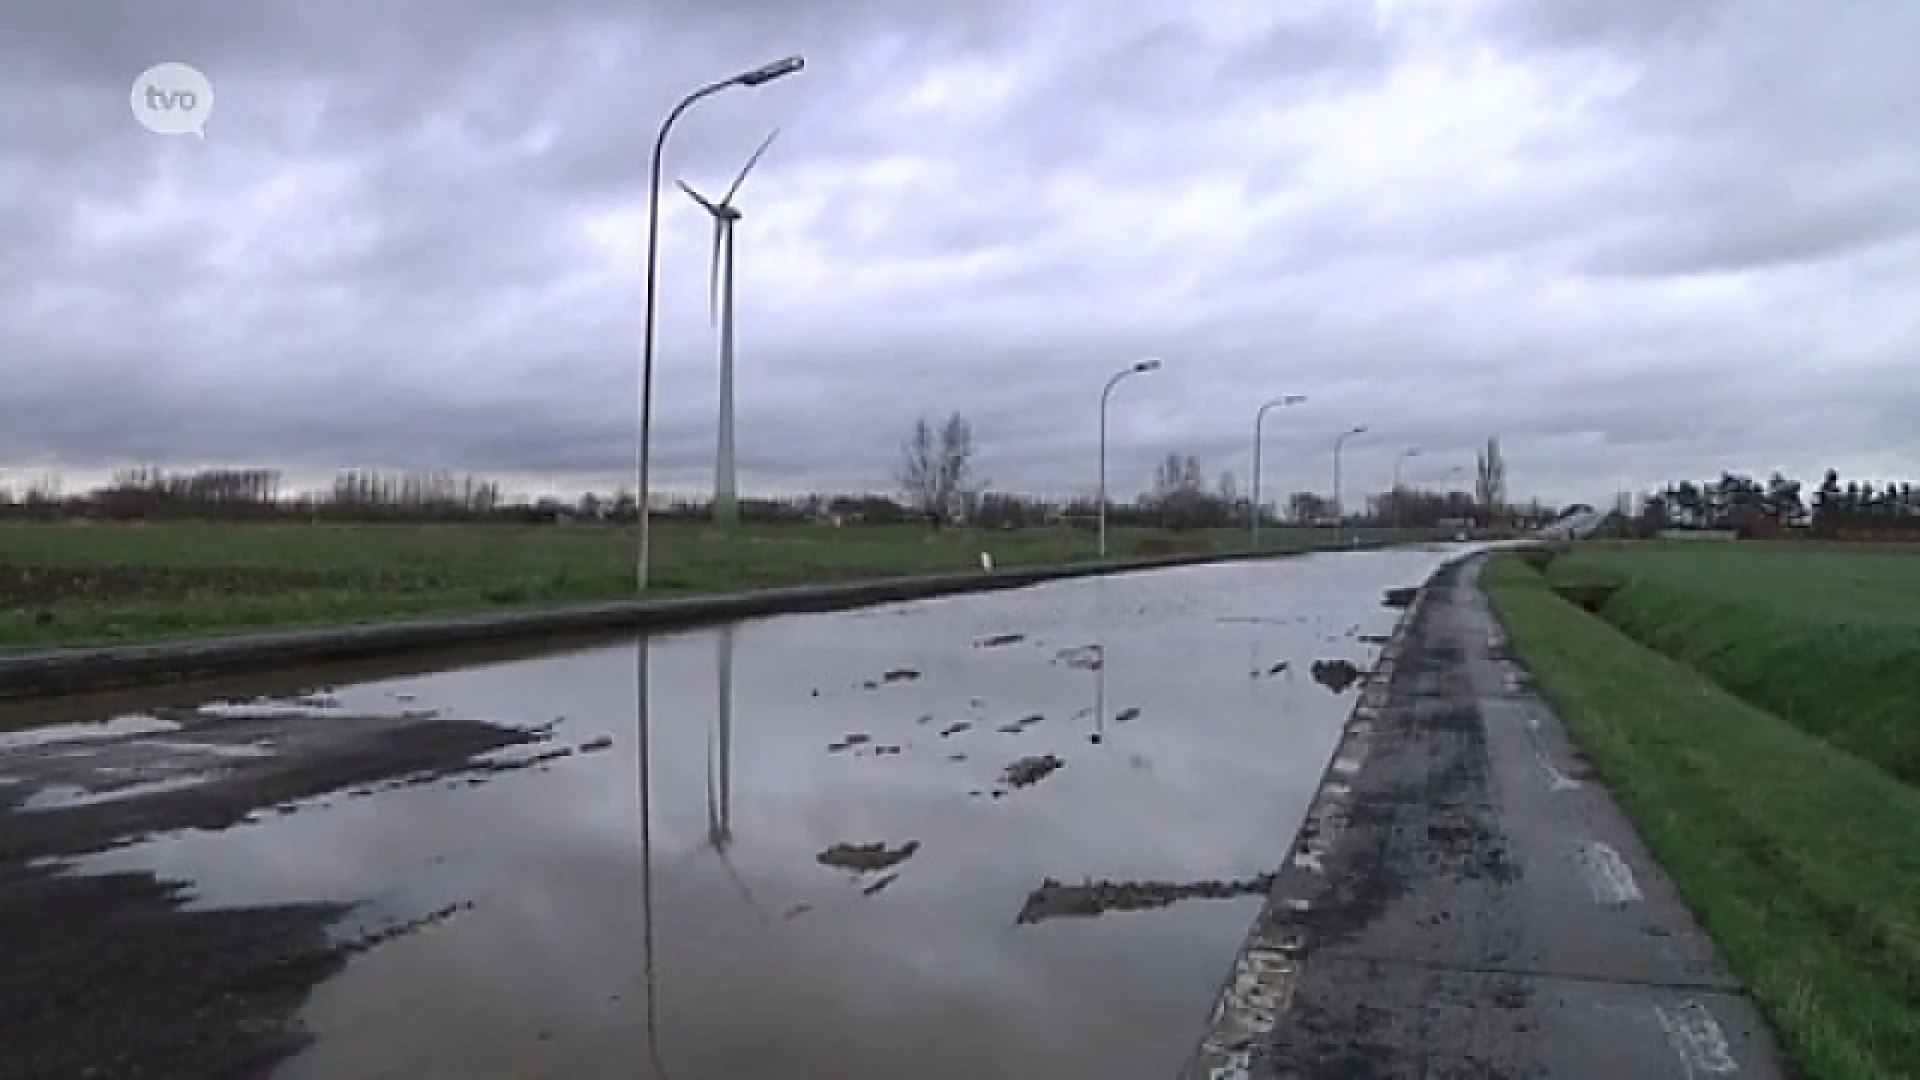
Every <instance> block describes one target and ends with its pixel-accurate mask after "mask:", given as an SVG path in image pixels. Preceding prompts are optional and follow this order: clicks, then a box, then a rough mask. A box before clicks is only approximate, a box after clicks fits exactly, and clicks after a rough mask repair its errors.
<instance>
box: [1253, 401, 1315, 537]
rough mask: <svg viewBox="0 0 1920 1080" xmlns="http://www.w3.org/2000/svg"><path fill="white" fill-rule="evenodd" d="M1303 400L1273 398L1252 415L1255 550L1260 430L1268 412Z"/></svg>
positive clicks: (1258, 515) (1258, 534)
mask: <svg viewBox="0 0 1920 1080" xmlns="http://www.w3.org/2000/svg"><path fill="white" fill-rule="evenodd" d="M1305 400H1307V395H1305V394H1288V395H1287V396H1285V397H1277V398H1274V399H1273V400H1272V401H1269V402H1267V403H1266V404H1265V405H1262V406H1260V411H1259V412H1256V413H1254V414H1253V512H1252V514H1251V515H1250V516H1251V517H1252V518H1253V546H1254V547H1255V548H1256V549H1257V548H1259V546H1260V428H1261V425H1262V424H1264V423H1266V420H1267V411H1268V410H1270V409H1279V408H1284V407H1286V406H1288V405H1298V404H1300V403H1301V402H1303V401H1305Z"/></svg>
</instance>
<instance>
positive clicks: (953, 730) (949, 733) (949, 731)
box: [940, 720, 973, 739]
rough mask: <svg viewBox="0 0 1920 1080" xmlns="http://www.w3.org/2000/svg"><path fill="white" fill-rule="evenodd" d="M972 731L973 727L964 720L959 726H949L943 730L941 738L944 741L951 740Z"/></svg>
mask: <svg viewBox="0 0 1920 1080" xmlns="http://www.w3.org/2000/svg"><path fill="white" fill-rule="evenodd" d="M972 730H973V725H972V724H970V723H968V722H967V721H965V720H962V721H960V722H959V723H957V724H949V725H947V726H946V727H945V728H942V729H941V731H940V737H941V738H943V739H951V738H953V737H954V736H955V735H958V734H960V733H961V732H963V731H972Z"/></svg>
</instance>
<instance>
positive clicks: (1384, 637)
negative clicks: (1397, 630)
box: [1360, 634, 1393, 645]
mask: <svg viewBox="0 0 1920 1080" xmlns="http://www.w3.org/2000/svg"><path fill="white" fill-rule="evenodd" d="M1392 640H1393V635H1392V634H1361V635H1360V644H1362V645H1385V644H1386V643H1387V642H1389V641H1392Z"/></svg>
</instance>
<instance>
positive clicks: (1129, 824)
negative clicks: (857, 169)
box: [0, 547, 1745, 1080]
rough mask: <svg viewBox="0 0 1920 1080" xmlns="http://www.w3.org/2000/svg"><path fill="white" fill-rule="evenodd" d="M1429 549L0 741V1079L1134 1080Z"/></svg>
mask: <svg viewBox="0 0 1920 1080" xmlns="http://www.w3.org/2000/svg"><path fill="white" fill-rule="evenodd" d="M1458 550H1459V549H1448V548H1438V547H1436V548H1430V549H1422V550H1407V551H1393V552H1368V553H1343V554H1328V555H1316V556H1308V557H1301V558H1294V559H1282V560H1276V561H1273V562H1270V563H1261V564H1253V563H1239V564H1223V565H1217V566H1207V567H1194V568H1185V569H1180V570H1169V571H1158V572H1153V573H1142V574H1130V575H1122V576H1117V577H1112V578H1105V579H1090V580H1080V581H1071V582H1061V583H1055V584H1050V585H1043V586H1037V587H1034V588H1030V589H1024V590H1019V591H1015V592H1005V593H993V594H985V595H978V596H965V597H950V598H946V599H942V600H934V601H925V602H919V603H911V604H898V605H891V606H887V607H881V608H874V609H869V610H865V611H859V612H849V613H843V614H837V615H821V616H805V617H792V618H782V619H771V620H765V621H761V622H755V623H749V624H744V625H741V626H738V627H734V628H729V629H725V630H714V631H702V632H697V633H687V634H679V635H673V636H668V637H658V638H655V639H653V640H651V641H650V642H644V643H640V644H635V643H632V642H617V643H613V644H600V645H597V646H594V647H588V648H574V649H571V650H570V651H567V652H563V653H558V654H553V655H545V656H539V657H532V658H526V657H521V658H513V657H510V656H507V655H504V654H499V653H491V654H488V655H486V656H485V657H484V658H480V657H476V658H474V659H470V660H467V661H463V662H462V664H464V666H459V667H457V668H456V669H453V670H446V671H441V672H430V673H418V674H404V675H401V674H394V673H391V672H387V673H382V672H377V671H359V672H357V673H352V674H348V673H344V672H342V671H337V670H336V671H333V672H326V673H313V674H309V675H306V676H292V675H289V676H286V677H285V678H284V679H278V680H267V681H265V682H262V681H260V680H252V681H249V682H248V683H246V684H236V688H234V689H230V690H226V691H224V692H222V693H221V694H219V695H216V694H215V693H214V691H213V690H211V689H204V688H203V689H199V690H197V691H183V690H178V689H172V690H168V691H165V692H164V693H165V695H166V696H165V699H164V700H142V699H140V698H137V697H129V696H124V695H123V696H120V697H117V698H114V699H99V700H95V701H64V702H57V703H38V704H33V705H26V706H20V707H15V708H11V709H8V710H4V711H0V956H4V957H5V958H6V960H5V963H6V965H7V972H8V978H7V979H6V980H4V981H0V1077H3V1078H6V1080H15V1078H28V1077H31V1078H42V1077H45V1078H55V1077H57V1078H62V1080H66V1078H71V1077H78V1076H89V1077H95V1078H108V1077H121V1076H126V1077H134V1076H138V1077H147V1078H151V1077H195V1078H201V1077H228V1076H231V1077H249V1076H277V1077H283V1078H292V1080H299V1078H308V1077H326V1078H335V1077H343V1076H352V1077H367V1078H374V1077H383V1076H385V1077H406V1078H409V1080H413V1078H431V1077H457V1078H460V1080H476V1078H492V1077H567V1078H592V1077H600V1076H608V1077H612V1076H619V1077H633V1076H636V1075H639V1076H657V1077H663V1078H664V1077H669V1076H671V1077H674V1078H691V1080H699V1078H704V1077H735V1076H779V1077H783V1078H801V1080H804V1078H807V1077H833V1078H836V1080H842V1078H861V1077H925V1078H929V1080H939V1078H944V1077H955V1078H959V1077H965V1078H968V1080H974V1078H979V1077H1001V1076H1021V1077H1025V1076H1088V1077H1095V1076H1097V1077H1102V1078H1105V1080H1124V1078H1129V1077H1141V1078H1147V1077H1152V1078H1156V1080H1157V1078H1161V1077H1166V1076H1170V1075H1173V1074H1175V1073H1176V1072H1177V1071H1178V1070H1179V1069H1180V1067H1181V1065H1182V1063H1183V1062H1185V1061H1186V1060H1188V1058H1189V1057H1190V1055H1191V1053H1192V1051H1193V1047H1194V1045H1195V1043H1196V1041H1197V1040H1198V1038H1199V1036H1200V1033H1201V1032H1202V1030H1203V1027H1204V1025H1205V1022H1206V1019H1207V1015H1208V1011H1209V1009H1210V1008H1211V1006H1212V1004H1213V1001H1214V998H1215V996H1216V994H1217V992H1218V990H1219V988H1220V985H1221V981H1222V979H1223V978H1224V977H1225V975H1226V973H1227V972H1228V971H1229V969H1230V968H1231V966H1232V963H1233V959H1234V956H1235V953H1236V950H1237V949H1238V948H1239V947H1240V945H1241V944H1242V942H1243V941H1244V940H1245V937H1246V932H1247V929H1248V927H1249V925H1250V924H1252V922H1253V920H1254V918H1255V916H1256V915H1257V914H1258V912H1259V911H1260V909H1261V906H1262V903H1263V897H1264V896H1265V895H1266V893H1267V891H1268V888H1269V885H1270V884H1271V874H1272V872H1273V871H1274V870H1275V869H1276V868H1277V867H1278V866H1279V864H1280V863H1281V861H1282V860H1283V859H1284V858H1285V853H1286V849H1287V844H1288V841H1289V838H1290V837H1292V836H1293V835H1294V832H1295V830H1296V828H1297V827H1298V825H1299V822H1300V820H1301V818H1302V815H1303V814H1304V813H1305V811H1306V809H1307V807H1308V805H1309V804H1310V802H1311V801H1312V800H1313V798H1314V796H1315V792H1316V790H1317V789H1318V785H1319V782H1320V779H1321V776H1322V773H1323V771H1324V769H1325V767H1326V764H1327V761H1328V759H1329V756H1330V755H1331V753H1332V751H1333V749H1334V747H1335V745H1336V744H1337V743H1338V742H1339V740H1340V738H1341V732H1342V728H1343V723H1344V721H1345V718H1346V717H1347V715H1348V714H1349V712H1350V711H1351V709H1352V707H1353V703H1354V700H1355V695H1356V694H1357V693H1358V690H1357V689H1356V686H1355V678H1356V676H1357V674H1358V673H1359V672H1360V671H1363V670H1365V669H1366V668H1368V667H1370V666H1371V664H1372V663H1373V661H1374V659H1375V657H1376V656H1377V655H1378V653H1379V652H1380V649H1381V645H1380V642H1381V640H1382V636H1383V635H1385V634H1387V633H1388V632H1389V631H1390V630H1391V628H1392V627H1393V625H1394V623H1395V621H1396V617H1397V616H1398V614H1399V612H1398V611H1396V610H1395V609H1393V608H1390V607H1386V606H1383V604H1382V597H1383V594H1384V593H1385V592H1387V591H1388V590H1392V589H1401V588H1405V587H1407V586H1414V585H1418V584H1420V583H1421V582H1422V581H1424V580H1425V579H1426V578H1427V576H1428V575H1429V574H1430V573H1431V572H1432V570H1433V569H1434V568H1436V567H1437V566H1439V565H1440V564H1441V563H1442V562H1443V561H1444V560H1445V559H1447V558H1448V557H1449V555H1450V554H1453V553H1456V552H1457V551H1458ZM642 660H644V665H643V664H642V663H641V661H642ZM483 661H484V662H483ZM640 671H644V673H645V680H646V684H647V687H648V692H647V694H646V695H645V698H644V700H645V702H646V704H647V711H646V719H647V723H646V728H645V729H646V730H648V731H650V732H651V737H650V740H649V742H648V744H647V746H646V748H645V749H646V756H647V768H646V776H647V777H648V779H649V783H647V784H645V785H644V786H643V784H642V783H641V770H640V768H639V762H640V760H641V755H642V746H641V743H640V740H639V739H638V738H637V735H638V733H639V730H640V725H639V718H638V715H637V713H638V707H639V701H638V695H637V694H636V684H637V681H638V674H639V672H640ZM183 695H185V696H183ZM216 696H218V697H223V698H228V699H231V700H226V701H224V702H213V701H211V700H209V699H211V698H214V697H216ZM1462 737H1464V736H1462ZM1489 745H1492V744H1491V743H1490V744H1489ZM643 793H644V795H643ZM1543 828H1544V826H1543ZM1610 837H1612V839H1611V840H1609V838H1610ZM1596 839H1599V840H1608V842H1611V843H1613V844H1614V845H1615V848H1616V849H1617V850H1618V851H1619V852H1620V854H1621V857H1622V858H1624V859H1625V860H1626V861H1627V863H1628V865H1631V866H1633V867H1634V869H1635V871H1636V873H1638V872H1640V869H1641V867H1640V864H1639V863H1636V862H1635V861H1634V860H1635V859H1638V858H1640V856H1639V855H1638V852H1637V849H1635V848H1633V847H1632V846H1631V844H1630V841H1629V840H1628V839H1627V838H1624V837H1615V836H1614V834H1612V833H1599V834H1596ZM1550 840H1551V837H1550V836H1548V835H1546V834H1545V833H1542V834H1541V837H1540V842H1541V843H1548V842H1549V841H1550ZM1513 857H1514V858H1516V859H1518V858H1520V857H1522V856H1521V855H1520V854H1515V855H1514V856H1513ZM1656 882H1657V879H1655V878H1653V877H1651V876H1650V875H1646V876H1643V877H1642V878H1641V889H1642V890H1643V892H1644V893H1645V896H1646V898H1647V899H1643V900H1642V901H1640V903H1639V910H1644V911H1648V912H1659V911H1664V910H1665V907H1664V906H1663V904H1664V903H1665V902H1664V901H1663V900H1662V899H1661V895H1662V894H1660V893H1659V892H1658V889H1659V886H1658V885H1657V884H1656ZM1409 910H1411V909H1409ZM1455 910H1456V911H1457V912H1458V913H1459V917H1461V918H1472V917H1473V916H1472V915H1471V913H1470V912H1469V911H1468V909H1466V908H1457V909H1455ZM1649 917H1651V916H1649ZM1573 922H1574V920H1571V919H1569V920H1562V921H1561V922H1558V923H1556V922H1551V921H1542V922H1540V923H1539V924H1538V925H1537V926H1535V925H1534V924H1533V923H1527V924H1526V932H1525V934H1523V935H1522V936H1521V938H1519V939H1518V940H1517V941H1516V942H1515V943H1514V945H1513V949H1515V950H1519V951H1517V952H1514V953H1513V955H1515V956H1521V957H1531V956H1534V955H1535V954H1540V956H1541V957H1544V959H1541V960H1540V962H1543V963H1544V962H1546V960H1551V959H1553V958H1554V957H1558V956H1560V955H1562V952H1564V949H1562V951H1561V952H1554V951H1553V950H1555V949H1560V948H1561V947H1560V946H1557V945H1554V944H1553V941H1552V938H1551V935H1552V934H1555V933H1558V932H1559V928H1562V927H1565V926H1572V925H1573ZM1487 925H1488V932H1489V933H1492V932H1494V930H1495V929H1496V926H1495V924H1494V923H1492V922H1489V923H1488V924H1487ZM1661 925H1662V926H1667V925H1670V923H1661ZM1636 926H1637V924H1636ZM1569 933H1571V931H1569ZM1600 933H1601V932H1600V931H1594V932H1593V933H1592V934H1588V935H1587V936H1585V937H1581V936H1577V935H1576V936H1574V937H1571V938H1570V939H1569V940H1570V941H1571V942H1572V943H1573V944H1572V945H1569V946H1567V947H1568V948H1573V947H1579V948H1584V949H1585V950H1586V952H1583V953H1581V954H1580V955H1583V956H1584V955H1588V954H1589V953H1605V954H1609V955H1612V954H1615V953H1617V954H1618V956H1617V963H1620V964H1625V963H1626V961H1627V960H1628V959H1630V958H1631V957H1632V956H1633V955H1637V954H1634V953H1632V952H1631V951H1630V950H1625V949H1624V948H1622V947H1620V946H1619V943H1618V942H1616V940H1615V937H1618V936H1619V935H1615V936H1614V937H1607V936H1601V937H1595V936H1594V934H1600ZM1621 933H1622V934H1626V931H1622V932H1621ZM1688 933H1690V931H1687V930H1686V929H1685V928H1684V927H1677V926H1676V927H1675V929H1674V936H1673V937H1672V938H1671V939H1670V940H1665V941H1663V942H1659V943H1657V944H1659V947H1660V948H1663V949H1667V950H1673V951H1675V952H1674V954H1675V955H1680V956H1691V955H1693V954H1694V952H1696V951H1697V950H1694V949H1693V946H1692V945H1691V944H1690V942H1691V941H1692V940H1693V939H1691V938H1689V937H1688V936H1687V934H1688ZM1628 937H1630V938H1631V939H1632V941H1633V942H1634V943H1636V944H1639V945H1640V946H1641V951H1642V952H1645V953H1648V954H1649V955H1652V953H1653V952H1654V951H1657V950H1655V944H1656V943H1655V941H1654V939H1652V938H1650V937H1647V936H1645V935H1638V934H1637V932H1636V934H1635V935H1628ZM1621 940H1623V941H1624V940H1627V937H1623V938H1621ZM1392 941H1399V942H1401V944H1399V945H1395V946H1393V948H1396V949H1399V950H1401V951H1405V950H1407V949H1409V948H1411V947H1412V946H1410V945H1408V944H1406V941H1405V937H1404V935H1402V936H1401V937H1396V938H1393V939H1392ZM1580 942H1586V944H1585V945H1579V943H1580ZM1389 944H1391V942H1389ZM1527 950H1532V952H1528V951H1527ZM1376 955H1378V956H1389V955H1391V954H1390V953H1381V954H1371V953H1369V954H1365V955H1364V956H1363V955H1362V954H1359V953H1355V954H1353V955H1352V956H1350V957H1343V958H1341V961H1340V962H1342V963H1349V964H1352V965H1356V967H1355V970H1356V972H1358V973H1359V974H1356V975H1355V977H1356V978H1358V977H1360V976H1361V975H1364V973H1365V970H1366V968H1365V965H1366V964H1368V963H1373V962H1375V959H1374V958H1375V957H1376ZM1429 959H1433V958H1429ZM1445 959H1446V958H1445V957H1440V958H1439V959H1437V960H1434V962H1436V963H1437V962H1440V961H1441V960H1445ZM1329 962H1330V963H1331V962H1332V959H1331V958H1330V959H1329ZM1322 970H1324V971H1330V970H1331V969H1330V968H1323V969H1322ZM1621 970H1623V971H1626V970H1628V969H1626V968H1622V969H1621ZM1633 970H1636V971H1637V970H1638V969H1633ZM1688 970H1689V971H1690V970H1691V969H1688ZM1659 971H1660V973H1664V972H1665V971H1666V969H1664V968H1663V969H1659ZM1629 973H1631V972H1629ZM1436 977H1439V973H1437V974H1436ZM1448 977H1457V978H1468V976H1466V975H1458V976H1454V975H1449V976H1448ZM1688 977H1689V978H1697V979H1701V980H1705V981H1703V982H1701V983H1700V985H1701V986H1702V987H1707V986H1718V985H1719V983H1718V982H1715V981H1713V980H1715V979H1717V978H1718V976H1717V975H1713V974H1711V973H1709V974H1706V975H1689V976H1688ZM1389 984H1391V985H1395V986H1401V987H1405V986H1406V984H1404V983H1391V981H1389V982H1388V983H1382V986H1386V985H1389ZM1595 985H1597V984H1591V983H1588V984H1582V986H1583V987H1584V988H1583V989H1579V990H1578V992H1579V993H1585V994H1589V995H1591V994H1596V993H1600V992H1601V990H1599V989H1594V988H1593V987H1594V986H1595ZM1394 992H1403V991H1399V990H1397V991H1394ZM1404 992H1412V991H1411V990H1404ZM1530 992H1532V993H1534V994H1535V995H1536V999H1538V1000H1541V1001H1543V1002H1544V1000H1545V997H1544V995H1545V991H1542V990H1540V989H1539V988H1538V987H1530ZM1553 992H1554V993H1561V992H1562V991H1557V990H1556V991H1553ZM1564 992H1565V993H1574V992H1575V991H1574V990H1567V991H1564ZM1643 992H1644V993H1646V994H1650V995H1654V996H1655V997H1656V998H1657V999H1658V1000H1659V1001H1667V1000H1669V998H1668V997H1660V996H1658V994H1656V992H1655V991H1654V990H1644V991H1643ZM1380 993H1381V994H1382V995H1383V996H1381V997H1380V998H1379V999H1378V1000H1381V1001H1386V1000H1388V999H1387V998H1386V997H1385V996H1384V995H1385V994H1386V991H1385V990H1381V991H1380ZM1675 1000H1677V999H1675ZM1714 1000H1715V1001H1717V1000H1718V999H1714ZM1326 1001H1327V1008H1328V1009H1329V1010H1330V1015H1332V1014H1334V1013H1337V1011H1338V1008H1339V1005H1338V1001H1337V999H1334V998H1328V999H1326ZM1677 1007H1678V1006H1677V1005H1676V1008H1677ZM1710 1007H1712V1008H1715V1009H1718V1008H1720V1006H1719V1005H1717V1004H1712V1003H1710ZM1535 1013H1537V1014H1538V1016H1539V1017H1540V1018H1541V1019H1542V1022H1547V1021H1550V1020H1552V1019H1553V1017H1555V1016H1560V1017H1568V1016H1572V1015H1573V1013H1572V1012H1570V1011H1567V1010H1561V1011H1560V1012H1558V1013H1555V1012H1553V1011H1552V1010H1548V1009H1547V1008H1546V1007H1545V1005H1544V1004H1541V1005H1539V1006H1536V1007H1535ZM1528 1015H1534V1014H1528ZM1674 1015H1675V1016H1677V1017H1679V1018H1680V1021H1681V1022H1683V1023H1685V1022H1690V1021H1689V1020H1688V1019H1687V1018H1688V1017H1689V1016H1691V1015H1692V1014H1690V1013H1684V1012H1680V1013H1675V1014H1674ZM1716 1015H1723V1016H1724V1017H1726V1019H1723V1023H1725V1022H1728V1021H1729V1020H1730V1019H1731V1014H1721V1013H1716ZM1554 1022H1561V1021H1554ZM1568 1022H1570V1021H1568ZM1733 1029H1734V1030H1735V1031H1737V1030H1738V1026H1737V1024H1736V1025H1734V1028H1733ZM1373 1041H1374V1042H1384V1041H1390V1040H1387V1037H1386V1036H1384V1035H1378V1036H1375V1037H1373ZM1574 1045H1578V1044H1574ZM1744 1060H1745V1059H1743V1061H1744ZM1614 1075H1620V1074H1614ZM1647 1075H1652V1074H1647Z"/></svg>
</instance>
